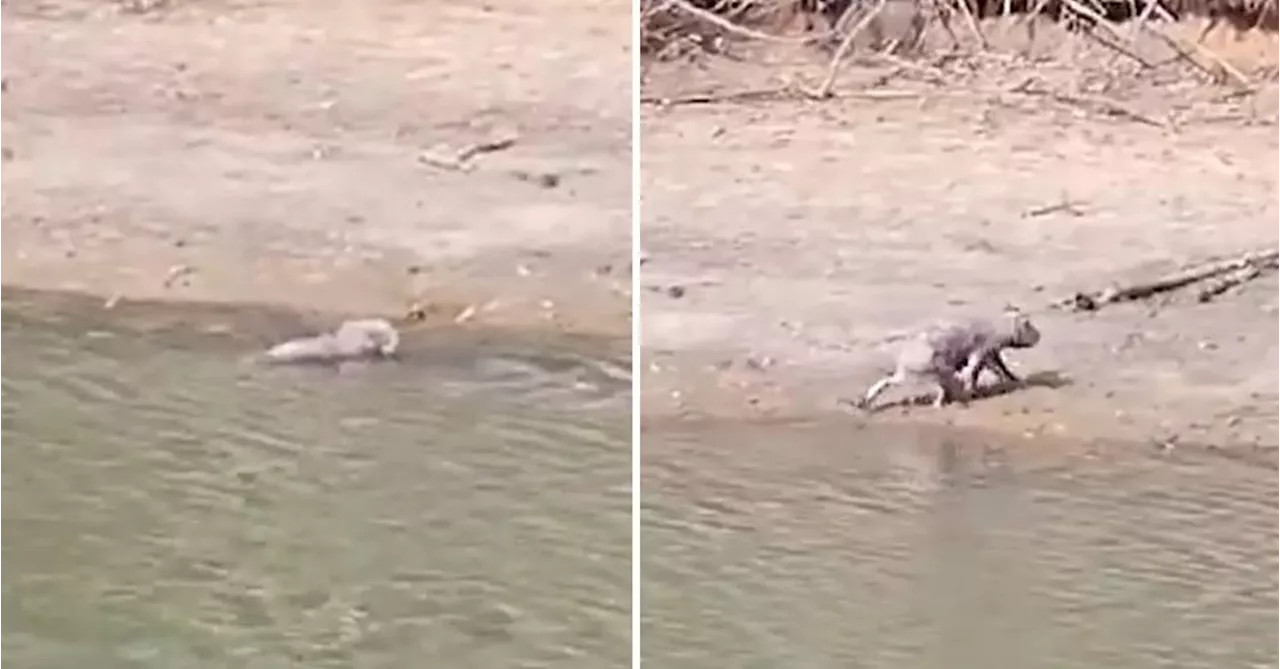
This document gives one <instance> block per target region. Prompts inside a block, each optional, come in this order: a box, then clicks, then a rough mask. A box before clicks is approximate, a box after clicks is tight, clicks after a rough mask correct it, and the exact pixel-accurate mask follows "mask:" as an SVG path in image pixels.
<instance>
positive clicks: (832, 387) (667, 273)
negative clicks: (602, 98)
mask: <svg viewBox="0 0 1280 669" xmlns="http://www.w3.org/2000/svg"><path fill="white" fill-rule="evenodd" d="M1185 30H1186V31H1187V32H1188V33H1189V34H1194V32H1195V30H1196V27H1195V26H1186V27H1185ZM997 32H998V31H995V30H989V32H988V35H994V34H997ZM1044 34H1045V33H1043V32H1042V33H1041V35H1042V36H1043V35H1044ZM1041 39H1043V37H1042V38H1041ZM1213 44H1215V45H1216V47H1215V48H1219V49H1222V50H1224V53H1225V52H1226V51H1225V49H1227V48H1234V49H1236V52H1234V53H1235V54H1236V56H1239V57H1240V60H1237V61H1236V62H1237V64H1238V65H1239V66H1240V67H1242V68H1243V67H1247V68H1256V67H1259V66H1266V65H1268V62H1267V61H1268V60H1269V64H1270V65H1272V66H1274V63H1275V60H1276V58H1275V53H1276V40H1275V36H1274V35H1269V36H1257V35H1254V36H1251V37H1246V38H1244V39H1242V40H1235V38H1234V37H1233V36H1226V37H1221V38H1218V41H1216V42H1213ZM1064 48H1065V47H1064ZM788 49H789V47H787V48H784V47H777V46H773V45H770V46H769V47H767V48H764V47H751V46H743V47H740V48H739V52H738V53H737V54H735V58H733V59H730V58H720V57H715V56H699V57H696V58H695V59H694V61H693V62H692V63H690V62H688V61H687V60H686V61H681V62H677V63H658V64H654V65H652V66H650V68H649V71H648V77H649V79H648V81H647V82H646V89H647V90H646V95H647V96H649V97H651V98H658V99H661V98H666V99H674V100H679V99H681V98H682V97H683V96H688V95H690V94H692V93H702V92H712V93H714V94H729V93H733V92H736V91H760V90H768V89H770V88H775V89H777V88H783V87H786V86H788V85H792V86H794V85H796V84H797V83H800V84H803V83H804V82H808V84H809V85H810V86H812V85H813V84H815V83H816V82H817V81H819V80H820V79H821V77H822V75H823V74H824V73H825V67H824V66H825V60H823V59H822V56H821V55H820V54H817V53H814V51H813V50H812V49H807V50H806V49H799V48H797V49H791V50H788ZM1241 54H1243V55H1241ZM1040 55H1041V56H1043V59H1042V60H1041V61H1040V62H1038V63H1027V62H1025V61H1022V62H1019V61H1018V60H1017V59H1011V58H1007V57H1004V58H995V57H993V58H991V59H990V60H989V61H987V62H989V63H990V64H989V65H981V64H979V65H973V64H972V62H971V61H970V62H960V63H959V64H955V63H953V64H951V65H943V66H939V67H940V68H950V69H946V70H943V71H941V74H942V75H943V76H941V77H939V79H941V80H940V81H930V80H929V74H930V73H928V72H924V73H921V72H919V71H915V70H910V69H906V70H904V69H902V68H895V67H892V66H891V65H889V66H878V65H874V64H866V65H862V66H850V67H849V68H847V69H846V71H845V72H844V73H843V74H842V77H841V79H840V80H839V83H838V85H837V90H843V91H845V92H849V91H860V92H861V94H860V95H857V96H849V97H846V98H842V99H836V100H827V101H822V102H813V101H804V100H797V99H795V98H794V97H792V98H787V97H786V96H785V95H784V96H782V99H772V100H759V99H755V100H737V101H728V102H720V103H711V104H671V105H662V104H656V105H648V106H646V107H645V110H644V113H643V155H642V158H643V162H644V166H643V184H642V188H643V193H644V204H645V210H644V211H645V213H644V220H643V234H642V245H643V249H644V252H645V253H646V255H647V260H646V262H645V264H644V266H643V270H642V276H641V283H642V288H641V289H642V291H643V292H642V301H643V305H642V329H643V342H644V356H643V357H644V361H643V377H642V378H643V380H642V383H643V387H642V391H643V401H644V406H645V414H646V415H645V418H646V421H647V422H648V425H650V426H651V427H654V428H657V427H660V426H661V425H662V424H664V423H666V422H669V421H672V420H677V421H680V420H688V419H690V418H692V417H708V416H710V417H720V418H726V419H730V420H735V421H744V420H746V421H751V420H761V421H776V420H784V419H789V418H820V417H823V416H826V417H831V418H832V419H834V420H837V421H845V422H847V424H849V425H850V426H851V427H858V428H863V427H866V426H868V425H874V424H877V423H879V422H910V423H942V424H951V425H955V426H964V427H972V428H975V429H978V430H982V431H996V432H1001V433H1011V434H1024V435H1027V436H1029V437H1035V436H1037V435H1047V436H1051V437H1053V438H1054V439H1055V440H1058V439H1076V438H1078V439H1118V440H1126V441H1127V440H1134V441H1140V442H1156V443H1177V442H1178V441H1181V442H1183V443H1191V442H1194V443H1200V444H1210V445H1215V446H1222V447H1226V446H1246V447H1257V446H1264V447H1274V446H1276V444H1277V441H1278V439H1277V434H1276V404H1277V393H1276V390H1277V381H1278V379H1277V366H1278V358H1277V339H1278V337H1280V334H1278V331H1277V283H1276V279H1275V276H1274V275H1270V276H1264V277H1263V278H1261V279H1259V280H1257V281H1254V282H1252V283H1250V284H1248V285H1246V286H1245V287H1243V288H1242V289H1239V290H1237V291H1233V292H1229V293H1227V294H1225V295H1223V296H1221V297H1219V298H1217V299H1214V300H1212V301H1210V302H1208V303H1204V304H1201V303H1199V302H1197V300H1196V299H1195V291H1194V290H1192V291H1183V292H1182V293H1174V294H1171V295H1170V296H1168V297H1162V298H1161V299H1157V300H1151V301H1143V302H1138V303H1133V304H1128V305H1117V306H1112V307H1109V308H1106V309H1104V310H1101V311H1098V312H1095V313H1090V314H1082V313H1071V312H1065V311H1058V310H1054V309H1051V308H1049V307H1050V305H1051V304H1052V303H1054V302H1055V301H1057V300H1060V299H1062V298H1064V297H1069V296H1071V295H1072V294H1073V293H1075V292H1077V291H1091V290H1101V289H1104V288H1106V287H1107V286H1108V285H1110V284H1111V283H1113V282H1118V283H1124V282H1126V281H1129V280H1139V279H1149V278H1153V277H1157V276H1160V275H1161V274H1163V273H1165V272H1170V271H1174V270H1176V269H1177V268H1179V267H1180V266H1183V265H1184V264H1186V263H1195V262H1200V261H1203V260H1207V259H1211V258H1214V257H1217V256H1220V255H1225V256H1230V255H1233V254H1237V253H1239V252H1241V251H1245V250H1252V249H1261V248H1268V247H1270V248H1274V247H1275V245H1276V243H1277V206H1276V197H1277V191H1276V183H1277V181H1276V180H1277V174H1276V165H1277V140H1276V102H1275V98H1276V93H1275V88H1274V85H1271V86H1269V87H1267V88H1266V89H1264V90H1263V91H1262V92H1259V93H1257V94H1255V95H1252V96H1236V97H1231V96H1226V95H1224V90H1227V89H1223V88H1221V87H1214V86H1211V85H1208V84H1206V83H1197V82H1195V81H1190V82H1188V77H1187V76H1186V75H1185V74H1184V75H1179V76H1180V77H1181V81H1182V82H1183V83H1176V84H1174V83H1170V82H1171V81H1175V79H1169V78H1167V77H1166V78H1165V79H1163V80H1162V79H1161V78H1160V77H1159V76H1157V75H1153V74H1146V75H1141V76H1139V75H1133V76H1128V77H1115V79H1116V81H1115V82H1112V83H1113V84H1114V88H1112V89H1110V90H1109V91H1108V92H1107V94H1106V97H1108V98H1115V97H1117V96H1118V99H1120V100H1123V101H1124V104H1125V105H1127V106H1128V108H1129V109H1132V110H1137V111H1138V112H1139V113H1140V114H1145V115H1147V116H1148V117H1149V118H1150V119H1155V120H1156V124H1155V125H1152V124H1149V123H1145V122H1142V121H1140V120H1134V119H1133V118H1126V117H1123V116H1116V115H1114V114H1110V113H1107V112H1106V110H1105V109H1102V110H1099V109H1098V108H1097V107H1096V106H1095V107H1093V108H1090V107H1088V106H1082V105H1072V104H1063V103H1055V102H1053V101H1052V100H1047V99H1046V98H1045V97H1044V96H1040V97H1034V96H1030V95H1023V94H1021V93H1020V92H1019V91H1021V90H1026V89H1027V88H1029V87H1039V89H1040V90H1049V91H1061V90H1079V89H1080V88H1081V87H1082V86H1087V85H1089V84H1090V82H1094V81H1096V80H1104V79H1106V78H1107V77H1111V76H1112V75H1110V74H1107V71H1106V63H1107V62H1114V60H1115V58H1116V57H1115V55H1114V54H1108V55H1106V56H1105V58H1109V59H1110V60H1109V61H1105V62H1103V61H1099V60H1095V61H1085V60H1082V59H1083V58H1084V55H1083V54H1082V53H1077V54H1076V60H1075V61H1068V60H1066V59H1065V56H1063V55H1062V54H1057V55H1056V56H1055V55H1054V54H1040ZM1091 57H1093V58H1095V59H1101V58H1104V56H1098V55H1096V54H1095V55H1094V56H1091ZM1073 63H1074V64H1073ZM1081 63H1084V65H1083V66H1082V65H1081ZM1094 63H1096V67H1095V65H1094ZM966 68H969V69H966ZM1273 71H1274V70H1273ZM1272 79H1274V76H1272ZM1018 86H1021V87H1022V88H1021V89H1019V88H1018ZM877 92H878V93H879V95H876V93H877ZM1161 126H1163V127H1161ZM1064 202H1066V203H1068V204H1069V205H1070V206H1066V207H1063V206H1060V205H1061V204H1062V203H1064ZM1006 303H1013V304H1016V305H1018V306H1020V307H1022V308H1023V309H1025V310H1028V311H1030V312H1032V313H1033V314H1034V316H1035V319H1036V321H1037V322H1038V323H1039V324H1040V327H1041V329H1042V331H1043V332H1044V333H1045V337H1044V341H1043V344H1042V345H1041V346H1039V347H1038V348H1036V349H1033V350H1030V351H1025V352H1016V353H1014V354H1013V355H1011V356H1010V357H1011V359H1013V360H1014V361H1015V362H1014V363H1013V364H1014V366H1015V368H1016V369H1018V370H1020V371H1021V372H1022V373H1023V374H1024V375H1026V376H1028V377H1029V378H1031V379H1032V380H1035V381H1039V382H1041V383H1039V384H1037V385H1035V386H1033V387H1030V388H1025V389H1020V390H1017V391H1016V392H1010V393H1007V394H1003V395H1001V396H998V397H993V398H989V399H985V400H982V401H977V402H973V403H971V404H970V405H969V406H968V407H959V406H956V407H951V408H945V409H942V410H932V409H929V408H927V407H910V408H894V409H890V410H888V411H882V412H879V413H876V414H873V415H869V416H868V415H861V414H850V413H848V412H847V410H846V409H844V408H842V407H841V406H840V404H839V400H840V399H841V398H846V397H854V396H857V395H858V394H860V393H861V392H862V391H863V390H864V389H865V388H866V387H867V385H869V384H870V383H871V382H872V381H874V380H875V379H876V378H877V377H878V376H879V375H880V374H882V373H884V372H885V371H887V369H888V368H889V366H890V364H891V352H892V350H893V349H892V345H891V341H892V340H893V338H894V337H895V336H898V335H901V334H902V333H903V332H907V331H909V330H911V329H912V328H914V327H916V326H919V325H922V324H924V323H927V322H929V321H930V320H933V319H936V318H940V317H946V316H951V315H961V314H974V313H977V314H983V313H987V314H993V313H998V312H999V310H1000V309H1001V308H1002V307H1003V306H1004V305H1005V304H1006ZM916 390H917V392H918V391H920V390H923V389H916Z"/></svg>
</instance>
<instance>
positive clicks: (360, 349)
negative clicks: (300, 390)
mask: <svg viewBox="0 0 1280 669" xmlns="http://www.w3.org/2000/svg"><path fill="white" fill-rule="evenodd" d="M399 347H400V333H399V332H397V331H396V329H395V327H394V326H392V325H391V323H389V322H387V321H386V320H384V319H381V318H369V319H361V320H355V321H345V322H343V323H342V325H340V326H338V329H337V330H335V331H333V332H330V333H324V334H320V335H316V336H314V337H303V338H300V339H291V340H289V341H287V342H284V343H282V344H277V345H276V346H273V347H271V349H270V350H268V351H267V352H266V354H265V356H266V359H267V361H268V362H273V363H280V364H297V363H339V362H344V361H349V360H359V359H368V358H379V357H383V358H385V357H390V356H392V355H395V352H396V350H397V349H398V348H399Z"/></svg>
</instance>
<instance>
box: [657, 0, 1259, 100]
mask: <svg viewBox="0 0 1280 669" xmlns="http://www.w3.org/2000/svg"><path fill="white" fill-rule="evenodd" d="M1037 18H1038V19H1041V20H1042V21H1048V22H1050V23H1053V24H1056V25H1057V26H1059V27H1060V28H1062V29H1064V30H1065V31H1066V32H1067V33H1069V34H1070V35H1071V36H1072V38H1073V39H1075V40H1077V41H1083V42H1086V43H1088V45H1089V46H1091V47H1096V48H1100V49H1102V50H1103V51H1106V52H1108V53H1109V54H1110V55H1111V56H1112V60H1113V61H1121V62H1127V65H1130V66H1133V65H1136V66H1137V67H1138V68H1139V69H1141V70H1143V71H1144V74H1147V75H1156V76H1159V75H1161V74H1163V73H1165V72H1167V71H1169V70H1170V69H1173V70H1176V71H1179V72H1180V73H1184V74H1191V75H1192V76H1198V77H1200V78H1201V79H1207V80H1209V81H1212V82H1214V83H1227V84H1231V85H1234V86H1236V87H1244V88H1249V87H1253V86H1255V85H1256V84H1258V83H1260V82H1262V81H1265V80H1270V79H1274V78H1275V74H1276V70H1275V67H1274V63H1273V62H1268V63H1263V64H1261V65H1257V64H1256V63H1255V64H1253V65H1254V66H1252V67H1246V68H1242V67H1240V66H1239V65H1237V64H1233V63H1232V62H1231V59H1229V58H1225V57H1223V56H1222V55H1220V54H1218V53H1217V52H1216V51H1215V50H1213V49H1212V48H1210V47H1209V46H1207V45H1206V44H1205V39H1206V38H1207V37H1208V36H1209V35H1210V34H1212V33H1214V32H1215V31H1219V32H1221V31H1230V32H1233V33H1234V34H1235V36H1236V39H1237V40H1238V39H1240V36H1241V35H1242V34H1243V33H1245V32H1250V31H1263V32H1267V33H1273V34H1274V33H1275V32H1276V28H1277V13H1276V1H1275V0H1261V1H1258V0H1172V1H1169V0H1166V1H1164V2H1160V1H1156V2H1146V1H1144V0H1119V1H1117V0H861V1H859V0H642V2H641V26H640V34H641V49H642V52H643V54H644V58H645V60H646V65H651V64H652V63H653V62H661V61H673V60H679V59H681V58H688V57H691V56H693V55H694V54H699V53H707V52H712V53H720V54H725V55H732V54H733V52H734V51H735V50H737V45H740V44H743V43H746V42H753V41H754V42H759V43H766V44H767V43H772V44H774V45H783V44H789V45H800V46H805V47H808V48H811V49H823V50H825V51H827V52H828V56H829V58H830V65H829V69H828V76H827V77H826V79H825V80H824V81H823V82H822V83H821V84H820V85H819V86H817V87H816V88H815V87H810V88H808V89H805V90H799V91H796V92H800V93H805V94H807V95H809V96H812V97H820V98H821V97H828V96H830V95H831V94H832V93H833V91H832V86H833V85H834V83H835V80H836V77H837V73H838V70H839V69H840V67H841V66H842V65H843V64H844V63H845V62H846V61H848V60H849V59H850V57H851V56H855V55H856V56H858V57H861V58H864V59H872V60H876V59H878V60H881V61H884V60H890V61H896V62H897V63H898V65H899V66H902V67H910V66H909V65H908V64H907V63H904V62H902V61H910V62H912V63H914V64H916V65H918V66H920V67H924V68H930V69H931V70H932V72H930V74H933V75H935V76H945V72H943V71H939V70H938V67H937V66H939V65H945V64H947V63H950V62H954V61H955V60H956V59H957V58H960V57H962V56H976V55H981V56H990V55H993V54H994V55H997V56H1001V57H1004V58H1005V60H1006V62H1009V63H1012V61H1016V60H1017V56H1019V55H1022V56H1027V55H1029V54H1030V52H1031V51H1032V50H1033V45H1034V43H1035V41H1036V24H1037V23H1038V22H1040V21H1035V20H1032V19H1037ZM1196 18H1201V19H1207V22H1205V24H1204V27H1203V28H1202V29H1201V30H1199V31H1198V34H1196V35H1195V37H1194V38H1193V39H1188V38H1186V37H1184V36H1182V35H1181V34H1180V33H1178V32H1177V31H1171V30H1169V26H1170V25H1171V24H1173V23H1177V22H1179V21H1183V20H1187V19H1196ZM797 19H802V21H797ZM996 21H1004V22H1006V24H1007V23H1009V22H1012V23H1013V26H1014V27H1015V28H1019V29H1021V30H1023V31H1024V32H1025V42H1024V43H1022V44H1020V45H1019V46H1020V48H1008V45H1007V44H1006V45H1003V47H1002V45H1001V44H999V43H998V40H993V39H991V38H990V37H989V36H988V34H987V33H988V31H989V30H990V24H991V23H992V22H996ZM798 22H799V23H802V24H803V30H802V31H801V33H800V34H798V35H797V34H794V33H795V31H794V30H791V28H793V26H794V25H795V24H797V23H798ZM1019 51H1021V53H1019ZM694 57H696V56H694ZM1032 60H1035V59H1034V58H1032ZM1016 64H1018V65H1023V64H1025V63H1016ZM915 69H917V70H918V69H920V68H919V67H917V68H915Z"/></svg>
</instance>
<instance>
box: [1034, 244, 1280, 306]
mask: <svg viewBox="0 0 1280 669" xmlns="http://www.w3.org/2000/svg"><path fill="white" fill-rule="evenodd" d="M1277 268H1280V252H1278V251H1276V250H1274V249H1273V250H1267V251H1255V252H1251V253H1245V254H1242V255H1240V256H1236V257H1235V258H1232V259H1230V260H1219V261H1215V262H1211V263H1207V264H1200V265H1196V266H1194V267H1189V268H1187V269H1184V270H1182V271H1180V272H1176V273H1174V274H1170V275H1169V276H1165V277H1161V278H1159V279H1155V280H1153V281H1144V282H1141V283H1135V284H1131V285H1127V286H1111V287H1110V288H1107V289H1105V290H1102V291H1098V292H1088V293H1086V292H1078V293H1076V294H1074V295H1072V296H1071V297H1068V298H1066V299H1064V300H1060V301H1059V302H1058V303H1057V306H1059V307H1065V308H1067V309H1070V310H1072V311H1097V310H1098V309H1101V308H1102V307H1104V306H1106V305H1109V304H1119V303H1121V302H1134V301H1137V300H1145V299H1147V298H1150V297H1153V296H1155V295H1159V294H1162V293H1168V292H1172V291H1175V290H1179V289H1182V288H1187V287H1189V286H1191V285H1193V284H1201V283H1204V282H1210V283H1209V285H1208V286H1205V287H1204V288H1202V289H1201V290H1200V291H1199V293H1198V294H1197V300H1198V301H1200V302H1208V301H1210V300H1212V299H1214V298H1215V297H1217V296H1219V295H1222V294H1223V293H1225V292H1227V291H1228V290H1231V289H1232V288H1235V287H1236V286H1240V285H1242V284H1244V283H1247V282H1249V281H1252V280H1254V279H1257V278H1259V277H1261V276H1263V275H1265V274H1272V273H1275V272H1276V270H1277ZM1211 280H1212V281H1211Z"/></svg>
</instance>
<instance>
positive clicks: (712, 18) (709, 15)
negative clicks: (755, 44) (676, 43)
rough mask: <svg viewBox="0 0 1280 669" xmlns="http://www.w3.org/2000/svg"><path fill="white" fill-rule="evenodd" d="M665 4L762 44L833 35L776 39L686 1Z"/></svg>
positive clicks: (800, 41)
mask: <svg viewBox="0 0 1280 669" xmlns="http://www.w3.org/2000/svg"><path fill="white" fill-rule="evenodd" d="M666 4H667V5H670V6H672V7H676V8H678V9H679V10H680V11H682V12H685V13H687V14H691V15H693V16H696V17H698V18H700V19H702V20H703V21H706V22H707V23H710V24H712V25H715V26H717V27H719V28H721V29H723V30H725V31H726V32H730V33H733V34H735V35H738V36H740V37H749V38H751V39H757V40H761V41H764V42H773V43H775V44H810V43H813V42H816V41H819V40H822V39H826V38H827V37H830V36H831V35H833V34H834V33H833V32H831V31H828V32H827V33H825V34H823V35H817V36H809V37H804V38H800V39H796V38H789V37H777V36H775V35H770V34H768V33H762V32H760V31H758V30H752V29H750V28H746V27H743V26H740V25H738V24H736V23H734V22H732V21H730V20H728V19H726V18H724V17H722V16H718V15H716V14H715V13H713V12H709V11H707V10H705V9H698V8H697V7H694V6H693V5H691V4H689V3H688V2H687V1H686V0H666Z"/></svg>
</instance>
